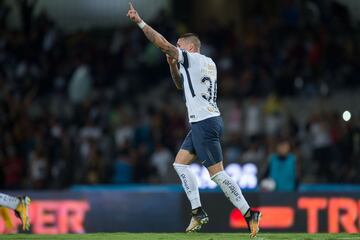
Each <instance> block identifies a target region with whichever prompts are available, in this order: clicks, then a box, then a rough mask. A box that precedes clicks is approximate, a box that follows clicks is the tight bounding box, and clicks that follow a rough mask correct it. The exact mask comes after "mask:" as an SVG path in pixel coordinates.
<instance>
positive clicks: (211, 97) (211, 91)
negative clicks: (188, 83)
mask: <svg viewBox="0 0 360 240" xmlns="http://www.w3.org/2000/svg"><path fill="white" fill-rule="evenodd" d="M201 83H203V84H205V85H206V86H207V93H202V94H201V96H202V97H203V98H204V99H205V100H206V101H208V102H209V103H211V104H216V95H217V81H215V84H214V86H213V82H212V81H211V79H210V78H209V77H203V78H202V79H201Z"/></svg>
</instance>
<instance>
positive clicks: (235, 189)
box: [211, 171, 250, 215]
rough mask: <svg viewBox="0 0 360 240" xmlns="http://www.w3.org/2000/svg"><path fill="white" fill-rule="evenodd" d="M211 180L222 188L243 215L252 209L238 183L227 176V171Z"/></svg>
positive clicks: (217, 174)
mask: <svg viewBox="0 0 360 240" xmlns="http://www.w3.org/2000/svg"><path fill="white" fill-rule="evenodd" d="M211 180H213V181H214V182H216V184H217V185H219V186H220V188H221V190H222V191H223V192H224V193H225V196H226V197H227V198H228V199H229V200H230V201H231V202H232V204H234V206H235V207H236V208H238V209H239V210H240V212H241V213H242V214H243V215H245V214H246V212H247V211H248V210H249V208H250V207H249V204H248V203H247V202H246V200H245V198H244V196H243V195H242V192H241V189H240V188H239V186H238V185H237V184H236V182H235V181H234V180H233V179H232V178H231V177H230V176H229V175H227V173H226V172H225V171H221V172H218V173H216V174H215V175H214V176H212V177H211Z"/></svg>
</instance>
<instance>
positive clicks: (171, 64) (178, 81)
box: [166, 55, 182, 90]
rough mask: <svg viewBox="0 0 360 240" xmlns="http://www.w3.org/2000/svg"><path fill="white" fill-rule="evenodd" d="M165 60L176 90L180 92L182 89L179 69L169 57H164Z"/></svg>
mask: <svg viewBox="0 0 360 240" xmlns="http://www.w3.org/2000/svg"><path fill="white" fill-rule="evenodd" d="M166 60H167V62H168V64H169V68H170V73H171V78H172V79H173V81H174V84H175V86H176V88H177V89H179V90H181V89H182V80H181V75H180V71H179V68H178V66H177V60H176V59H174V58H172V57H170V56H169V55H166Z"/></svg>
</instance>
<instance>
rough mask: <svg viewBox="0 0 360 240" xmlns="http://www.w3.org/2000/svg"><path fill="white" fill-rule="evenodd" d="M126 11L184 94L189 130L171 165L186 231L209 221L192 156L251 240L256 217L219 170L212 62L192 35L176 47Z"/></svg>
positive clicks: (219, 126)
mask: <svg viewBox="0 0 360 240" xmlns="http://www.w3.org/2000/svg"><path fill="white" fill-rule="evenodd" d="M129 7H130V8H129V11H128V13H127V16H128V17H129V18H130V19H131V21H133V22H135V23H136V24H137V25H138V26H139V27H140V28H141V29H142V31H143V32H144V34H145V36H146V37H147V39H148V40H149V41H150V42H152V43H153V44H154V45H155V46H156V47H158V48H160V49H161V50H162V51H163V52H164V53H165V54H166V56H167V61H168V64H169V67H170V72H171V76H172V78H173V81H174V83H175V85H176V87H177V88H178V89H182V90H183V91H184V94H185V100H186V107H187V111H188V117H189V122H190V124H191V129H190V131H189V133H188V134H187V136H186V138H185V140H184V142H183V144H182V146H181V149H180V150H179V152H178V154H177V156H176V158H175V163H174V164H173V165H174V168H175V170H176V172H177V174H178V175H179V177H180V179H181V181H182V186H183V188H184V190H185V193H186V195H187V197H188V199H189V201H190V203H191V207H192V218H191V221H190V224H189V226H188V227H187V229H186V232H194V231H197V230H200V228H201V226H202V225H203V224H205V223H207V222H208V221H209V217H208V215H207V214H206V212H205V211H204V209H203V208H202V206H201V202H200V196H199V189H198V185H197V179H196V177H195V175H194V174H193V173H192V172H191V170H190V168H189V164H190V163H191V162H193V161H194V160H195V159H196V158H198V159H199V160H200V161H201V162H202V164H203V165H204V166H205V167H207V169H208V171H209V173H210V177H211V179H212V180H213V181H214V182H216V183H217V184H218V185H219V186H220V188H221V189H222V191H223V192H224V193H225V195H226V197H227V198H228V199H229V200H230V201H231V202H232V203H233V204H234V206H235V207H236V208H238V209H239V210H240V211H241V213H242V214H243V215H244V217H245V220H246V222H247V224H248V227H249V230H250V236H251V237H255V236H256V234H257V232H258V231H259V221H260V217H261V213H260V212H259V211H253V210H252V209H250V207H249V205H248V203H247V202H246V200H245V198H244V196H243V194H242V192H241V190H240V188H239V186H238V185H237V184H236V183H235V182H234V180H233V179H232V178H231V177H230V176H229V175H227V174H226V172H225V171H224V167H223V156H222V150H221V145H220V137H221V134H222V130H223V122H222V119H221V117H220V111H219V109H218V107H217V104H216V95H217V70H216V65H215V63H214V62H213V60H212V59H211V58H208V57H206V56H204V55H202V54H200V47H201V43H200V40H199V38H198V37H197V36H196V35H195V34H192V33H187V34H184V35H182V36H180V38H179V39H178V41H177V47H176V46H174V45H172V44H170V43H169V42H168V41H167V40H166V39H165V38H164V37H163V36H162V35H161V34H160V33H158V32H157V31H155V30H154V29H152V28H151V27H150V26H149V25H147V24H146V23H145V22H144V21H143V20H142V19H141V18H140V16H139V14H138V13H137V11H136V10H135V9H134V7H133V6H132V4H131V3H129Z"/></svg>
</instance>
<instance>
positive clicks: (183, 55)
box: [177, 48, 189, 68]
mask: <svg viewBox="0 0 360 240" xmlns="http://www.w3.org/2000/svg"><path fill="white" fill-rule="evenodd" d="M177 49H178V52H179V59H178V63H180V64H182V65H183V66H184V67H185V68H188V67H189V57H188V53H187V52H186V51H185V50H182V49H180V48H177Z"/></svg>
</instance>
